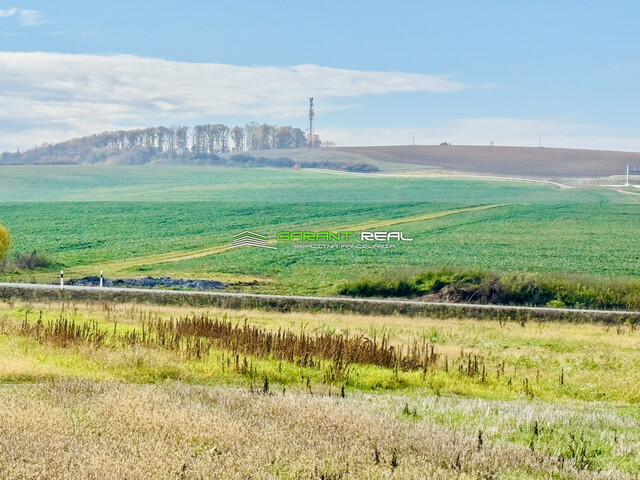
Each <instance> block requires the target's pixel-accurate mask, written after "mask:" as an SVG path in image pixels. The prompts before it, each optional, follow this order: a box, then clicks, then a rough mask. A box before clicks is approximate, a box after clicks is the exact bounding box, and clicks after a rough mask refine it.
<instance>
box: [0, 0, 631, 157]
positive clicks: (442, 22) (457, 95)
mask: <svg viewBox="0 0 640 480" xmlns="http://www.w3.org/2000/svg"><path fill="white" fill-rule="evenodd" d="M638 18H640V4H638V3H637V2H630V1H624V2H604V1H599V2H595V1H562V2H557V1H556V2H550V1H549V2H547V1H540V2H535V3H534V2H504V1H500V2H498V1H493V2H492V1H485V2H477V1H448V2H442V1H440V2H431V1H402V0H399V1H395V2H391V1H385V2H382V1H374V0H369V1H346V0H343V1H323V2H293V1H237V0H236V1H227V0H218V1H195V0H186V1H181V2H158V1H156V2H150V1H132V0H129V1H127V2H124V1H120V0H111V1H109V2H79V1H75V2H74V1H55V0H53V1H52V0H48V1H35V0H34V1H24V2H23V1H9V2H0V102H1V104H2V105H3V108H2V109H0V151H1V150H15V149H16V148H21V149H24V148H28V147H30V146H33V145H35V144H40V143H42V142H46V141H57V140H62V139H65V138H71V137H73V136H77V135H83V134H88V133H95V132H99V131H103V130H107V129H114V128H130V127H142V126H151V125H159V124H186V125H194V124H196V123H200V122H206V123H218V122H221V123H227V124H229V125H231V124H243V123H246V122H248V121H250V120H255V121H258V122H261V123H262V122H267V123H273V124H287V123H289V124H292V125H294V126H299V127H301V128H305V125H306V110H307V101H308V100H307V97H309V96H314V97H315V98H316V105H317V111H316V125H317V131H318V133H319V134H320V135H321V137H322V138H323V139H325V140H334V141H336V142H337V143H338V144H339V145H358V144H366V145H380V144H407V143H411V141H412V134H413V133H415V136H416V142H417V143H424V144H430V143H440V142H441V141H444V140H447V141H450V142H452V143H454V144H483V145H486V144H489V142H491V141H493V142H495V144H496V145H524V146H534V145H537V144H538V138H539V137H538V136H539V135H542V143H543V145H544V146H548V147H578V148H603V149H612V150H633V151H637V150H640V119H639V115H638V113H637V105H638V104H640V101H639V100H640V98H639V97H640V93H639V89H638V85H640V53H639V50H638V46H639V45H640V38H639V37H640V33H639V29H638V28H637V25H636V23H637V19H638ZM60 54H66V55H60Z"/></svg>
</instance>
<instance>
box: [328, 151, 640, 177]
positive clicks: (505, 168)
mask: <svg viewBox="0 0 640 480" xmlns="http://www.w3.org/2000/svg"><path fill="white" fill-rule="evenodd" d="M332 150H334V151H336V152H341V153H344V154H348V155H358V156H359V157H360V161H374V162H383V163H385V164H387V165H411V166H413V167H419V168H434V167H435V168H438V169H442V170H449V171H458V172H473V173H485V174H495V175H515V176H521V177H605V176H612V175H623V174H624V173H625V172H626V166H627V164H631V165H634V164H635V165H640V153H636V152H616V151H607V150H580V149H569V148H544V147H497V146H492V147H490V146H453V145H408V146H390V147H337V148H332ZM416 169H417V168H416Z"/></svg>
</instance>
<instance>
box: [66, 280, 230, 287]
mask: <svg viewBox="0 0 640 480" xmlns="http://www.w3.org/2000/svg"><path fill="white" fill-rule="evenodd" d="M68 284H69V285H78V286H83V287H98V286H100V277H84V278H78V279H75V280H70V281H69V282H68ZM103 285H104V286H105V287H144V288H154V287H167V288H190V289H194V290H220V289H223V288H227V284H226V283H222V282H217V281H215V280H192V279H188V280H184V279H182V278H171V277H159V278H154V277H144V278H117V279H111V278H105V279H104V282H103Z"/></svg>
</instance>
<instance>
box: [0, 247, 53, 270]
mask: <svg viewBox="0 0 640 480" xmlns="http://www.w3.org/2000/svg"><path fill="white" fill-rule="evenodd" d="M49 265H51V260H49V257H47V256H46V255H43V254H42V253H38V252H36V251H35V250H34V251H33V252H31V253H15V254H13V255H11V256H10V257H7V258H5V259H4V260H2V261H0V270H35V269H36V268H42V267H48V266H49Z"/></svg>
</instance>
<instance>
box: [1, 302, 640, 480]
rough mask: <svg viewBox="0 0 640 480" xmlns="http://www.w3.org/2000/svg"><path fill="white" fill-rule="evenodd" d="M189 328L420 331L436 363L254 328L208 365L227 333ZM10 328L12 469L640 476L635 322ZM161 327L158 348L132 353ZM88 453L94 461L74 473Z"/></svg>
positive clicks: (5, 461)
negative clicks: (262, 344)
mask: <svg viewBox="0 0 640 480" xmlns="http://www.w3.org/2000/svg"><path fill="white" fill-rule="evenodd" d="M203 316H204V317H203ZM178 318H183V319H187V318H189V319H193V320H197V319H198V318H208V319H219V320H221V321H223V322H230V324H231V325H236V324H238V325H239V326H240V328H244V327H242V326H243V325H244V322H248V325H249V326H250V327H255V328H257V329H261V330H262V331H264V332H273V333H276V332H278V331H280V332H283V331H289V332H292V333H295V334H300V333H302V332H304V333H305V334H306V335H308V339H309V341H311V339H312V338H314V337H317V336H323V338H327V336H333V337H334V338H336V339H339V338H342V337H344V335H346V334H347V333H348V335H349V336H350V337H351V338H362V336H365V337H367V338H369V339H374V338H377V339H378V342H380V341H381V340H382V339H383V338H386V339H387V341H388V342H389V345H393V346H394V347H395V348H396V349H400V348H401V347H402V348H403V349H404V351H405V352H406V353H407V354H409V350H407V348H408V347H409V346H410V345H412V344H413V341H414V340H415V339H420V340H424V341H426V342H428V344H429V345H431V346H432V348H433V349H435V353H434V358H433V359H432V360H430V363H429V367H428V368H427V369H426V370H424V371H423V369H422V368H417V369H415V368H412V367H401V366H400V367H393V368H392V367H381V366H376V365H372V364H368V363H367V361H366V360H365V361H362V362H361V363H358V362H347V363H344V359H345V358H346V357H344V356H341V357H336V356H335V353H334V354H330V355H329V356H326V355H325V354H323V353H320V351H318V353H316V354H312V355H311V356H308V355H294V356H293V357H292V358H291V359H289V360H283V359H281V358H280V357H279V353H278V352H279V350H278V348H275V349H274V350H272V351H271V353H269V354H268V355H264V354H263V353H260V351H259V350H255V348H256V344H255V343H254V340H250V339H251V338H255V336H253V335H251V336H248V337H238V338H239V341H238V343H233V345H235V346H233V347H224V346H223V345H224V343H214V344H212V348H211V349H209V350H206V351H205V349H204V346H205V345H206V343H198V345H200V346H201V347H202V349H200V350H197V352H198V354H197V355H196V350H194V348H193V346H194V345H196V343H194V339H198V338H199V339H200V340H201V341H202V342H206V339H207V338H209V339H212V338H214V337H207V335H208V334H207V333H206V332H207V330H206V329H200V330H191V332H192V333H186V332H187V331H186V330H185V331H183V333H181V334H180V340H179V341H177V342H176V341H175V340H170V338H173V337H171V336H169V337H167V336H166V331H165V333H162V331H160V330H154V329H153V327H152V325H154V324H162V325H168V324H166V323H163V322H167V321H169V320H170V319H173V320H174V321H175V320H176V319H178ZM0 319H2V332H1V333H0V352H1V356H0V358H2V361H1V362H0V380H1V381H2V382H3V383H4V386H3V387H2V388H0V405H2V406H3V407H4V408H2V409H0V410H1V411H2V412H4V413H2V414H0V417H1V418H2V423H3V429H2V434H1V436H0V445H1V446H2V448H0V459H1V460H2V461H0V465H1V467H0V468H1V469H3V470H2V472H3V473H4V476H9V477H16V476H20V472H26V471H31V472H40V473H39V475H41V476H46V477H48V478H65V472H67V471H68V470H66V469H68V468H70V469H71V471H73V472H75V475H74V477H75V478H84V477H87V478H88V477H90V476H91V475H94V473H93V472H95V471H97V470H96V469H98V468H101V469H104V470H103V474H107V475H110V476H121V473H120V472H121V471H123V470H121V469H122V468H124V466H127V468H130V469H131V473H130V475H131V478H144V477H145V475H146V476H147V477H148V476H153V477H155V478H172V477H175V476H176V475H177V474H178V475H179V474H180V471H181V469H184V470H186V473H185V478H198V476H199V475H203V476H205V478H206V477H207V476H223V477H225V478H243V477H246V476H252V475H253V476H256V477H258V478H322V476H321V475H325V477H324V478H424V475H425V472H427V473H429V474H430V475H433V476H434V478H531V479H533V478H541V477H546V478H633V475H634V474H635V473H636V472H637V471H638V469H640V457H639V456H638V451H640V428H639V422H640V416H639V415H638V409H637V404H638V402H639V401H640V391H639V390H638V388H637V386H638V385H640V378H638V375H639V374H638V371H637V368H636V365H637V362H638V361H640V358H639V356H638V355H639V354H638V352H639V351H640V348H639V347H640V332H639V331H638V330H637V329H634V328H631V327H630V326H625V325H618V326H609V327H606V326H603V325H597V324H567V323H556V322H544V323H538V322H529V323H526V324H520V323H518V322H507V323H504V322H499V321H497V320H485V321H477V320H469V319H460V320H432V319H424V318H422V319H416V318H409V317H401V316H394V317H389V316H379V317H377V316H360V315H337V314H305V313H295V314H293V313H289V314H283V313H267V312H260V311H255V310H251V311H221V310H215V309H214V310H211V309H209V310H202V309H191V310H188V311H186V310H184V309H179V308H176V307H148V306H147V307H145V306H140V305H133V304H68V303H67V304H59V303H47V304H38V303H35V304H24V303H19V302H18V303H5V304H1V305H0ZM38 322H40V325H41V327H39V328H40V329H39V330H38V329H36V328H35V326H36V325H38ZM63 323H64V324H65V325H66V327H64V328H63V327H62V325H63ZM72 325H73V328H71V326H72ZM143 328H144V329H145V331H146V332H147V335H148V337H147V341H146V343H144V342H141V341H140V340H139V338H140V337H138V340H137V341H136V342H135V343H134V344H129V343H128V342H130V340H127V338H129V339H131V338H133V337H132V334H134V333H135V332H137V334H138V335H139V334H140V333H141V332H142V329H143ZM82 332H84V333H82ZM173 332H174V334H177V333H178V330H173ZM196 332H199V333H196ZM211 332H212V331H211ZM161 335H162V336H161ZM163 338H164V339H166V340H163ZM219 338H220V339H224V337H223V336H220V337H219ZM241 338H244V340H240V339H241ZM365 344H366V342H365ZM363 345H364V344H363ZM380 346H381V347H382V345H381V344H380ZM249 348H253V349H254V351H255V352H256V353H254V354H249V353H247V351H248V350H247V349H249ZM343 353H346V350H343ZM236 355H237V358H236ZM340 359H342V360H340ZM341 362H342V363H341ZM474 362H476V363H478V365H479V368H475V367H473V365H474ZM467 367H470V370H468V369H467ZM340 372H341V373H340ZM265 379H266V380H268V384H267V382H266V380H265ZM36 419H37V420H36ZM123 435H126V436H127V441H126V442H122V443H119V442H120V440H119V439H121V438H123ZM236 435H237V436H236ZM276 444H281V445H284V444H286V445H287V448H284V449H279V448H277V447H276V448H275V450H274V447H273V446H274V445H276ZM80 450H82V451H83V452H84V453H83V455H84V458H86V459H87V461H86V462H72V463H71V464H69V463H68V461H69V459H71V458H74V457H76V456H77V455H78V454H79V451H80ZM18 451H20V452H21V454H20V456H18V457H16V456H13V457H12V456H11V455H10V454H9V453H8V452H18ZM249 452H251V453H249ZM376 452H377V453H376ZM394 452H395V453H394ZM249 457H250V458H249ZM394 457H395V460H394ZM18 459H19V461H18ZM64 465H67V466H66V467H65V466H64ZM185 465H186V467H185ZM176 472H177V474H176Z"/></svg>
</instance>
